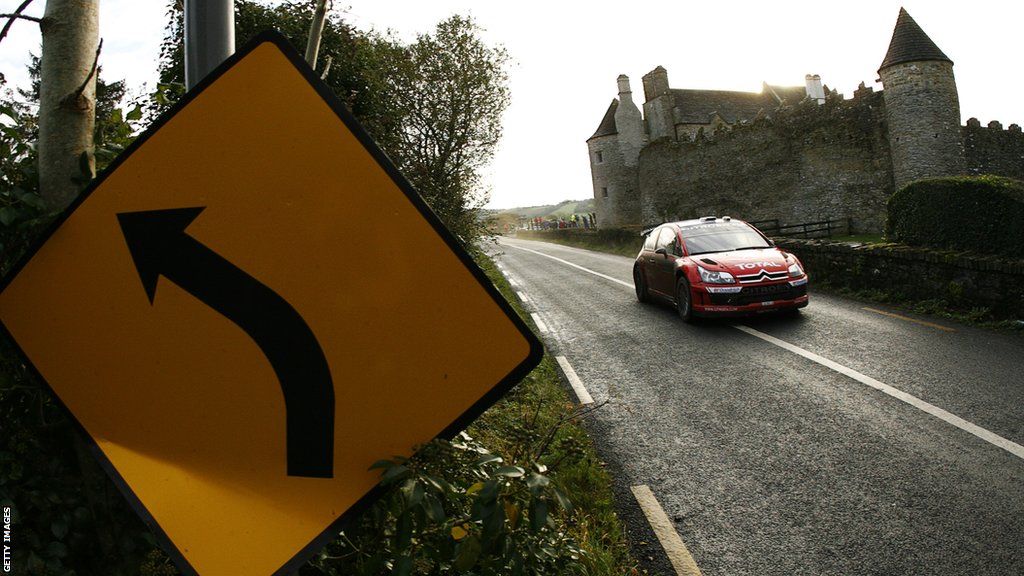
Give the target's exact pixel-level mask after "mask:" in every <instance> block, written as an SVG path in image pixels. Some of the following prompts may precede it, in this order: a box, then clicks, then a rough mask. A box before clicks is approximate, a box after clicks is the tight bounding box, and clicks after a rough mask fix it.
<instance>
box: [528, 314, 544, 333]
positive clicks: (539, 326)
mask: <svg viewBox="0 0 1024 576" xmlns="http://www.w3.org/2000/svg"><path fill="white" fill-rule="evenodd" d="M530 318H533V323H534V324H536V325H537V330H540V331H541V333H543V334H547V332H548V325H547V324H545V323H544V321H543V320H541V319H540V316H538V315H537V313H536V312H530Z"/></svg>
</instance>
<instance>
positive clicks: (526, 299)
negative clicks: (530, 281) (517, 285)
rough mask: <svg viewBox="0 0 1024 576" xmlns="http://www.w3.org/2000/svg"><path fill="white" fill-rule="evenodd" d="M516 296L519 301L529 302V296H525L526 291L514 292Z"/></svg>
mask: <svg viewBox="0 0 1024 576" xmlns="http://www.w3.org/2000/svg"><path fill="white" fill-rule="evenodd" d="M516 296H519V301H520V302H529V301H530V297H529V296H527V295H526V292H523V291H522V290H520V291H518V292H516Z"/></svg>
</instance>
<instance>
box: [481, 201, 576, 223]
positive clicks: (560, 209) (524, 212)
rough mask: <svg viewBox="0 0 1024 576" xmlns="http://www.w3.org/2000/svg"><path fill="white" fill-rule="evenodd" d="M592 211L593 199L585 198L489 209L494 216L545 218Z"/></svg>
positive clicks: (566, 216)
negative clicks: (555, 202)
mask: <svg viewBox="0 0 1024 576" xmlns="http://www.w3.org/2000/svg"><path fill="white" fill-rule="evenodd" d="M593 211H594V199H593V198H588V199H586V200H563V201H562V202H559V203H558V204H546V205H544V206H524V207H518V208H506V209H503V210H492V211H490V212H491V214H492V215H494V216H501V215H510V216H516V217H519V216H522V217H524V218H536V217H538V216H540V217H542V218H544V219H545V220H551V219H554V218H560V217H561V218H568V217H569V216H571V215H573V214H586V213H588V212H593Z"/></svg>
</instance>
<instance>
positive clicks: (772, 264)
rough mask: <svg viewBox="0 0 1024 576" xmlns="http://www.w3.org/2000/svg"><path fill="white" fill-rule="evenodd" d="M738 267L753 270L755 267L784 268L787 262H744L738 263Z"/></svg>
mask: <svg viewBox="0 0 1024 576" xmlns="http://www.w3.org/2000/svg"><path fill="white" fill-rule="evenodd" d="M736 267H737V268H742V269H744V270H753V269H754V268H783V267H785V264H777V263H775V262H743V263H740V264H736Z"/></svg>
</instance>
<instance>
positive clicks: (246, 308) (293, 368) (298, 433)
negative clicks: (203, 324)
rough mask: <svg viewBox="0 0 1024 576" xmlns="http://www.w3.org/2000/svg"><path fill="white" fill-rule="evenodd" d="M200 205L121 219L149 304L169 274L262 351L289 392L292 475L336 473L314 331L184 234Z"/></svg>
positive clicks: (330, 406)
mask: <svg viewBox="0 0 1024 576" xmlns="http://www.w3.org/2000/svg"><path fill="white" fill-rule="evenodd" d="M202 211H203V207H198V208H177V209H171V210H150V211H145V212H123V213H121V214H118V215H117V219H118V221H119V222H120V223H121V231H122V232H123V233H124V238H125V240H126V241H127V243H128V250H129V251H130V252H131V255H132V260H134V262H135V268H136V269H137V270H138V272H139V278H141V279H142V286H143V288H145V290H146V295H147V296H148V297H149V302H150V304H152V303H153V299H154V297H155V296H156V285H157V279H158V277H159V276H161V275H163V276H164V277H166V278H167V279H168V280H170V281H171V282H174V283H175V284H177V285H178V286H180V287H181V288H182V289H184V290H185V291H186V292H188V293H189V294H191V295H193V296H195V297H196V298H198V299H199V300H200V301H201V302H202V303H204V304H206V305H207V306H209V307H210V308H213V309H214V310H216V311H217V312H219V313H221V314H223V315H224V316H226V317H227V318H228V319H229V320H231V321H232V322H234V323H235V324H237V325H238V327H239V328H241V329H242V330H244V331H245V333H246V334H248V335H249V337H251V338H252V339H253V341H255V342H256V345H257V346H259V347H260V350H262V351H263V354H264V355H265V356H266V357H267V359H268V360H269V361H270V365H271V366H272V367H273V368H274V372H275V373H276V374H277V379H278V380H279V381H280V383H281V390H282V391H283V392H284V404H285V418H286V434H287V440H286V444H287V450H288V475H289V476H308V477H311V478H331V477H333V476H334V383H333V382H332V381H331V372H330V369H329V368H328V366H327V359H326V358H325V357H324V352H323V350H322V349H321V348H320V343H319V342H317V340H316V337H315V336H314V335H313V331H312V330H310V328H309V326H308V325H307V324H306V322H305V321H304V320H303V319H302V316H299V313H298V312H296V311H295V309H294V308H292V306H291V304H289V303H288V302H287V301H285V299H284V298H282V297H281V296H279V295H278V294H277V293H276V292H274V291H273V290H271V289H270V288H268V287H267V286H265V285H264V284H262V283H261V282H260V281H259V280H257V279H255V278H253V277H252V276H250V275H248V274H246V273H245V272H244V271H242V269H240V268H238V267H237V266H235V265H234V264H232V263H231V262H228V261H227V260H225V259H224V258H222V257H221V256H220V255H218V254H217V253H216V252H214V251H213V250H210V249H209V248H207V247H206V246H204V245H203V244H202V243H201V242H199V241H198V240H196V239H195V238H193V237H191V236H189V235H188V234H186V233H185V228H187V227H188V225H189V224H191V223H192V221H193V220H195V219H196V217H197V216H199V213H200V212H202Z"/></svg>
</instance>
